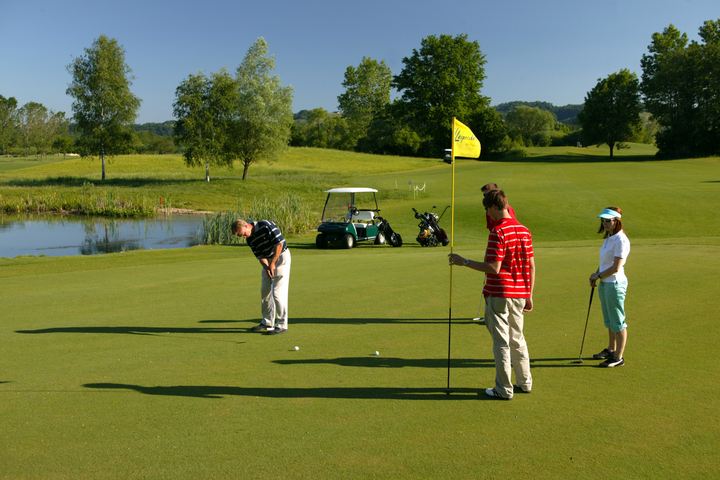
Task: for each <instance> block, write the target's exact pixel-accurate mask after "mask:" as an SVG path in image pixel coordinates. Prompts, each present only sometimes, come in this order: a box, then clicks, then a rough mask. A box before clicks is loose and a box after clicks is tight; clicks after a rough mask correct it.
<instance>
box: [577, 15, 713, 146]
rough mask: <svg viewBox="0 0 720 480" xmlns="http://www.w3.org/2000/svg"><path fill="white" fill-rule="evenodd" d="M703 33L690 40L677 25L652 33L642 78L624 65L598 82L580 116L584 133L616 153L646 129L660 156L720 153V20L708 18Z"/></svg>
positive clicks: (700, 30)
mask: <svg viewBox="0 0 720 480" xmlns="http://www.w3.org/2000/svg"><path fill="white" fill-rule="evenodd" d="M699 36H700V42H697V41H694V40H693V41H692V42H690V43H688V38H687V34H685V33H680V31H679V30H677V29H676V28H675V27H674V26H673V25H672V24H671V25H670V26H669V27H667V28H666V29H665V30H663V32H662V33H654V34H653V35H652V42H651V44H650V45H649V46H648V51H649V53H648V54H644V55H643V57H642V60H641V62H640V65H641V68H642V76H641V78H640V79H638V77H637V75H635V74H634V73H630V72H629V71H628V70H626V69H623V70H620V71H619V72H616V73H613V74H611V75H609V76H608V77H607V78H604V79H600V80H598V83H597V85H596V86H595V87H594V88H593V89H592V90H591V91H590V92H588V94H587V96H586V97H585V107H584V108H583V111H582V112H580V114H579V116H578V119H579V121H580V124H581V125H582V128H583V134H584V137H585V138H587V139H588V141H589V142H591V143H606V144H607V145H608V146H609V147H610V156H612V152H613V147H617V148H621V147H622V145H623V144H622V142H624V141H628V140H629V139H631V138H633V136H635V135H637V133H638V131H640V132H642V130H643V128H644V129H645V130H649V129H651V130H652V131H653V133H654V141H655V145H656V146H657V147H658V153H657V155H658V156H659V157H662V158H685V157H702V156H714V155H719V154H720V20H708V21H706V22H704V23H703V25H702V26H701V27H700V29H699ZM644 114H645V115H644Z"/></svg>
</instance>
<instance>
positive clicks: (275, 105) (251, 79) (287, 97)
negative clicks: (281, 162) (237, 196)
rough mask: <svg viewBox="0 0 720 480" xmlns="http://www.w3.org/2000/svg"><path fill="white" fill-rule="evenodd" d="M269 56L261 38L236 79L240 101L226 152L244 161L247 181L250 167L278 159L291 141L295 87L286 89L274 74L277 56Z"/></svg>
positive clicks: (246, 56)
mask: <svg viewBox="0 0 720 480" xmlns="http://www.w3.org/2000/svg"><path fill="white" fill-rule="evenodd" d="M267 54H268V46H267V42H265V39H264V38H262V37H260V38H258V39H257V41H256V42H255V43H254V44H253V45H252V46H251V47H250V49H248V52H247V55H245V58H244V59H243V61H242V63H241V64H240V66H239V67H238V68H237V73H236V76H235V83H236V88H237V99H236V100H235V104H234V105H233V108H232V115H231V119H230V121H229V123H228V127H229V130H228V137H227V140H228V142H227V144H226V151H227V152H228V153H229V155H230V156H231V157H232V158H237V159H239V160H240V161H241V162H242V164H243V177H242V178H243V180H245V179H246V178H247V174H248V169H249V168H250V165H252V164H253V163H255V162H256V161H258V160H261V159H264V160H267V161H272V160H274V159H276V158H277V156H278V155H279V154H280V153H282V152H283V151H284V150H285V149H286V148H287V145H288V142H289V141H290V131H291V124H292V123H293V113H292V99H293V88H292V87H291V86H286V87H284V86H283V85H282V84H281V82H280V77H279V76H277V75H274V76H273V75H271V73H272V72H273V71H274V70H275V57H274V56H267Z"/></svg>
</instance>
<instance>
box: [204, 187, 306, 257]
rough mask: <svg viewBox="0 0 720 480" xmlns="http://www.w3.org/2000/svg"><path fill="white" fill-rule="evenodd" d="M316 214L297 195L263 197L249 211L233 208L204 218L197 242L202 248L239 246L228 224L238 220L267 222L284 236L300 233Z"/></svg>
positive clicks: (230, 225) (239, 207) (240, 241)
mask: <svg viewBox="0 0 720 480" xmlns="http://www.w3.org/2000/svg"><path fill="white" fill-rule="evenodd" d="M316 217H317V215H316V214H315V213H313V212H312V211H311V210H310V207H309V206H308V205H307V204H305V203H304V202H303V201H302V200H301V199H300V197H299V196H298V195H296V194H294V193H292V192H288V193H284V194H282V195H280V196H279V197H277V198H270V197H267V196H265V197H263V198H261V199H255V200H254V201H253V204H252V206H251V207H250V209H249V210H247V211H245V210H244V209H243V208H242V201H241V202H239V204H238V206H237V208H235V209H234V210H228V211H219V212H216V213H214V214H212V215H206V216H205V219H204V220H203V222H202V224H201V225H200V228H199V232H198V243H200V244H203V245H216V244H220V245H230V244H236V243H243V242H244V239H242V238H240V237H236V236H234V235H233V234H232V231H231V227H232V223H233V222H234V221H235V220H237V219H239V218H242V219H245V220H253V221H257V220H271V221H273V222H275V224H276V225H277V226H278V228H280V231H281V232H283V234H284V235H291V234H300V233H303V232H306V231H308V230H310V229H312V228H315V227H316V226H317V224H318V222H317V220H318V219H317V218H316Z"/></svg>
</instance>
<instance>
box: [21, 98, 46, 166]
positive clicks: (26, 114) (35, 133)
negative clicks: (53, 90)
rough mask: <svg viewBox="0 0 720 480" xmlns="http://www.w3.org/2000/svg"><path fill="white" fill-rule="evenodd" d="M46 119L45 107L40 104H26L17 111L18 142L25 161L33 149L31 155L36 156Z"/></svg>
mask: <svg viewBox="0 0 720 480" xmlns="http://www.w3.org/2000/svg"><path fill="white" fill-rule="evenodd" d="M46 118H47V107H45V106H44V105H43V104H41V103H37V102H28V103H26V104H25V105H23V106H22V107H21V108H20V110H18V127H19V131H20V142H21V146H22V149H23V150H24V151H25V160H27V158H28V153H29V152H30V150H31V149H33V153H36V154H37V152H38V150H39V149H38V145H39V143H40V142H41V138H42V129H43V125H44V123H45V120H46Z"/></svg>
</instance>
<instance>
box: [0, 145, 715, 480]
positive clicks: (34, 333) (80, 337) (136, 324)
mask: <svg viewBox="0 0 720 480" xmlns="http://www.w3.org/2000/svg"><path fill="white" fill-rule="evenodd" d="M305 153H307V152H305ZM554 155H558V154H554ZM377 158H382V157H377ZM553 158H557V156H550V158H549V159H548V161H544V162H536V163H525V162H500V163H488V162H474V161H458V162H457V163H456V186H455V187H456V198H455V202H456V208H455V214H454V218H455V221H454V243H453V247H452V248H453V250H454V251H455V252H456V253H459V254H461V255H463V256H467V257H470V258H473V259H480V258H482V255H483V253H484V249H485V243H486V239H487V231H486V230H485V227H484V218H483V214H484V212H482V211H481V209H478V198H477V197H478V194H477V192H478V191H479V187H480V186H481V185H483V184H484V183H487V182H488V181H494V182H496V183H498V184H499V185H500V186H501V187H503V188H505V189H506V191H507V192H508V196H509V198H510V202H511V205H512V206H513V207H514V208H515V210H516V212H517V215H518V218H519V219H520V220H521V221H522V222H523V223H526V224H527V225H528V226H529V227H530V230H531V231H532V232H533V238H534V245H535V255H536V265H537V283H536V290H535V309H534V311H533V312H530V313H528V314H527V315H526V317H525V333H526V337H527V340H528V348H529V352H530V358H531V367H532V373H533V377H534V385H533V392H532V394H530V395H516V396H515V398H514V399H513V400H512V401H511V402H498V401H493V400H489V399H488V398H487V397H486V396H485V395H484V394H483V392H484V389H485V388H488V387H492V386H493V384H494V377H495V370H494V361H493V357H492V343H491V339H490V336H489V334H488V332H487V331H486V329H485V327H484V326H482V325H480V324H479V323H478V322H475V321H473V320H472V318H473V317H476V316H477V313H478V301H479V291H480V289H481V286H482V276H481V275H480V274H479V273H477V272H474V271H472V270H470V269H464V268H460V267H454V269H453V271H452V286H451V281H450V267H448V265H447V254H448V253H449V252H450V247H445V248H443V247H438V248H421V247H420V246H419V245H418V244H417V243H416V241H415V239H414V238H415V235H416V233H417V226H416V225H417V220H416V219H414V218H413V216H412V211H411V210H410V207H413V206H414V207H416V208H417V209H418V210H421V211H425V210H429V209H430V208H431V207H432V206H433V205H438V207H439V208H438V210H440V211H442V209H443V208H444V206H445V205H446V204H448V203H449V194H448V192H449V190H450V188H449V186H450V182H451V172H452V171H451V169H449V168H448V167H447V166H446V165H443V164H440V165H438V164H437V163H439V162H434V163H431V164H429V165H428V164H426V163H424V161H422V160H417V159H416V160H408V162H411V163H412V162H414V161H417V165H415V166H413V165H410V164H408V165H398V169H397V170H393V169H392V168H388V169H387V170H383V169H382V168H381V167H378V166H377V165H369V164H368V165H365V166H363V167H362V168H359V169H358V170H352V169H351V167H350V165H351V163H352V161H351V158H350V157H348V158H347V159H345V160H343V161H344V162H348V163H347V164H346V170H348V171H347V172H346V173H342V171H341V170H342V168H338V169H337V170H334V171H333V169H334V168H336V167H329V168H328V170H329V171H330V173H328V174H327V175H331V177H323V176H322V175H320V177H322V178H325V180H327V179H328V178H334V179H344V180H343V181H345V182H346V183H345V184H349V185H353V186H374V187H377V188H379V189H381V190H384V191H385V192H386V194H385V197H384V198H383V201H382V203H381V209H382V210H383V211H382V214H383V216H385V217H386V218H388V219H389V220H390V222H391V224H392V226H393V228H394V229H395V230H396V231H399V232H400V233H401V234H402V235H403V239H404V241H405V245H404V246H403V247H401V248H392V247H389V246H372V245H364V244H363V245H360V246H359V247H357V248H355V249H353V250H349V251H348V250H341V249H335V248H331V249H327V250H318V249H316V248H315V247H314V233H312V232H309V233H307V234H305V235H301V236H297V237H290V238H289V239H288V241H289V245H290V248H291V251H292V255H293V267H292V275H291V282H290V302H289V312H290V323H289V331H288V332H287V333H286V334H283V335H278V336H268V335H262V334H258V333H253V332H251V331H250V329H251V327H252V326H254V325H256V324H257V322H258V320H259V319H258V314H259V305H258V304H259V301H258V296H259V287H260V285H259V284H260V282H259V280H260V279H259V277H260V268H259V266H258V263H257V260H255V259H254V258H253V257H252V255H251V253H250V251H249V249H248V247H247V246H245V245H237V246H213V247H193V248H187V249H177V250H160V251H135V252H128V253H118V254H108V255H101V256H93V257H52V258H51V257H43V258H37V257H21V258H16V259H0V282H1V283H2V289H0V301H1V302H2V306H3V311H2V314H0V342H2V345H3V353H2V357H0V358H1V361H0V412H1V413H2V430H1V431H0V472H2V474H0V477H2V478H9V479H21V478H22V479H47V478H52V479H85V478H86V479H106V478H107V479H128V478H133V479H134V478H159V479H161V478H173V479H178V478H183V479H184V478H253V479H254V478H293V479H296V478H308V479H311V478H363V479H364V478H384V479H398V478H463V479H465V478H467V479H477V478H498V477H501V478H540V479H545V478H547V479H556V478H572V479H574V478H583V479H585V478H588V479H604V478H608V477H624V478H711V477H714V476H717V461H716V458H717V453H716V452H717V450H718V448H720V425H719V423H720V422H719V421H718V415H717V411H718V410H719V409H720V397H718V395H717V386H716V379H717V378H720V366H718V362H717V361H716V360H715V356H716V355H715V352H716V350H717V345H718V342H719V341H720V328H719V327H718V324H717V311H718V310H719V309H720V299H719V298H718V295H717V287H716V286H715V279H716V278H717V272H718V271H720V231H719V230H720V228H719V227H718V225H720V218H719V217H718V211H720V195H719V192H718V190H719V189H720V174H718V170H717V166H718V159H698V160H680V161H667V162H658V161H654V160H631V161H628V162H627V163H624V162H599V163H598V162H595V161H593V162H589V161H583V162H566V161H563V162H555V161H552V159H553ZM370 160H372V159H370ZM304 162H305V163H302V162H300V163H302V165H306V166H302V168H301V167H300V166H298V167H297V168H298V170H302V169H306V170H312V169H311V168H310V165H311V163H312V162H311V160H305V161H304ZM63 163H64V162H63ZM376 163H377V161H376ZM61 164H62V163H58V164H55V165H61ZM51 167H54V166H51ZM400 167H401V168H400ZM48 168H49V167H48ZM183 168H184V167H183ZM268 168H270V167H268ZM273 168H275V167H273ZM318 169H320V167H318ZM608 172H610V173H608ZM10 173H11V172H7V173H6V174H4V175H6V176H4V177H0V184H2V182H4V181H6V179H7V178H9V177H7V175H10ZM251 173H252V169H251ZM211 174H212V171H211ZM33 175H34V174H33ZM52 175H53V176H54V175H60V174H58V173H57V172H56V173H53V174H52ZM62 175H65V174H62ZM128 175H132V174H131V173H128ZM273 175H274V176H275V177H273V178H277V176H278V175H280V173H279V171H278V172H275V173H273V174H272V175H270V176H273ZM323 175H324V174H323ZM334 175H337V177H335V176H334ZM148 176H150V177H151V174H150V173H148ZM13 178H21V177H17V176H16V177H13ZM22 178H26V179H27V178H30V176H29V174H27V172H26V176H25V177H22ZM37 178H38V179H42V178H46V177H42V176H41V175H39V176H38V177H37ZM3 179H5V180H3ZM263 181H264V180H263ZM263 181H260V180H258V181H257V182H256V183H257V184H258V185H260V184H262V182H263ZM288 181H289V182H290V183H292V182H293V181H292V180H288ZM410 181H412V182H413V183H412V185H414V186H415V185H420V186H422V185H424V186H425V190H424V191H422V192H421V193H416V192H413V191H412V190H411V188H410V184H409V182H410ZM163 182H164V181H163ZM163 182H159V183H160V184H162V185H165V184H164V183H163ZM228 182H230V183H233V182H235V183H238V182H239V181H237V180H228ZM396 182H397V185H398V187H397V190H396V189H395V184H396ZM40 183H42V182H41V181H40ZM148 183H152V182H148ZM2 185H6V184H2ZM2 185H0V192H2V195H5V193H4V192H5V189H6V188H15V187H7V186H2ZM211 185H213V183H212V182H211ZM334 186H342V184H331V185H324V184H323V182H321V181H318V182H317V183H313V186H312V187H307V186H304V187H302V186H301V187H299V190H300V194H301V195H307V196H308V198H309V197H313V196H314V195H315V193H313V192H315V190H317V191H319V192H322V190H324V189H327V188H330V187H334ZM22 188H25V187H22ZM33 188H34V187H33ZM42 188H46V187H42ZM123 188H126V187H123ZM127 188H130V187H127ZM138 188H145V187H138ZM163 188H164V187H163ZM213 192H215V193H217V190H213ZM319 196H320V197H321V199H320V200H319V202H320V203H321V201H322V200H323V199H324V195H323V194H322V193H320V194H319ZM414 197H416V198H414ZM208 198H210V197H208ZM217 198H219V194H218V197H216V198H215V200H212V201H211V202H216V203H217V204H219V203H221V202H220V201H218V200H217ZM223 201H224V200H223ZM609 205H618V206H621V207H622V208H623V211H624V216H623V220H624V223H625V225H626V227H627V230H628V235H629V237H630V240H631V242H632V250H631V253H630V256H629V259H628V263H627V266H626V272H627V275H628V277H629V287H628V296H627V300H626V309H627V322H628V346H627V349H626V351H625V360H626V365H625V366H624V367H621V368H613V369H601V368H597V365H598V364H599V362H598V361H595V360H592V359H591V358H592V354H593V353H596V352H599V351H600V350H602V349H603V348H604V347H605V346H606V344H607V331H606V330H605V328H604V327H603V326H602V315H601V313H600V305H599V301H598V299H597V298H595V302H594V303H593V306H592V310H591V312H590V320H589V325H588V329H587V336H586V338H585V345H584V351H583V359H584V363H583V364H580V365H574V364H572V363H571V362H572V361H573V360H577V359H578V357H579V351H580V345H581V340H582V335H583V328H584V325H585V319H586V315H587V308H588V295H589V290H590V289H589V285H588V277H589V275H590V273H591V272H592V271H594V269H595V268H596V267H597V258H598V250H599V247H600V244H601V236H600V235H598V234H596V233H595V232H596V231H597V227H598V225H599V223H598V221H597V218H596V215H597V214H598V213H599V211H600V210H601V209H602V208H604V207H606V206H609ZM450 218H451V213H450V212H449V211H448V213H447V214H446V216H445V217H444V218H443V219H442V221H441V226H443V227H444V228H445V229H446V230H448V233H450V229H451V221H450ZM451 297H452V304H450V298H451ZM450 307H451V311H452V330H451V331H452V336H451V339H450V353H451V355H450V357H451V369H450V378H449V383H450V387H451V390H452V393H451V394H450V395H447V394H446V393H445V389H446V387H447V384H448V369H447V365H448V363H447V362H448V330H449V328H448V319H449V316H450ZM295 346H298V347H299V349H298V350H297V351H296V350H295V349H294V347H295ZM375 351H378V352H379V355H377V356H376V355H374V353H375Z"/></svg>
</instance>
